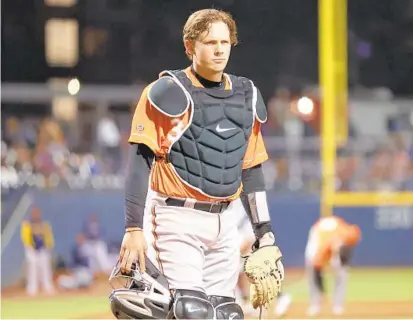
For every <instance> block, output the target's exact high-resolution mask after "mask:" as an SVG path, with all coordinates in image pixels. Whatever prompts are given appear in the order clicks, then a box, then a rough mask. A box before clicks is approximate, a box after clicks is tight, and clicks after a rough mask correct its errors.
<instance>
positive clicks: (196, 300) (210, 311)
mask: <svg viewBox="0 0 413 320" xmlns="http://www.w3.org/2000/svg"><path fill="white" fill-rule="evenodd" d="M172 301H173V303H172V307H171V310H170V312H169V314H168V319H178V320H179V319H213V318H214V307H213V306H212V303H211V302H210V301H209V300H208V296H207V295H206V294H205V293H203V292H200V291H195V290H182V289H178V290H176V291H175V293H174V295H173V299H172Z"/></svg>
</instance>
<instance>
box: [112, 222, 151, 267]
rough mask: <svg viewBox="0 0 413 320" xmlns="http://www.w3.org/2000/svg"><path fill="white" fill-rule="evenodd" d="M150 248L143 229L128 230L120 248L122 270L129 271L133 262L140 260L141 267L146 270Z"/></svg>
mask: <svg viewBox="0 0 413 320" xmlns="http://www.w3.org/2000/svg"><path fill="white" fill-rule="evenodd" d="M147 250H148V246H147V244H146V240H145V237H144V235H143V230H141V229H138V228H134V229H129V230H126V232H125V235H124V236H123V241H122V246H121V248H120V254H119V262H120V270H121V271H122V272H123V273H129V272H130V271H131V266H132V263H133V262H135V261H136V262H139V264H138V265H139V269H140V271H141V272H142V273H143V272H145V254H146V252H147Z"/></svg>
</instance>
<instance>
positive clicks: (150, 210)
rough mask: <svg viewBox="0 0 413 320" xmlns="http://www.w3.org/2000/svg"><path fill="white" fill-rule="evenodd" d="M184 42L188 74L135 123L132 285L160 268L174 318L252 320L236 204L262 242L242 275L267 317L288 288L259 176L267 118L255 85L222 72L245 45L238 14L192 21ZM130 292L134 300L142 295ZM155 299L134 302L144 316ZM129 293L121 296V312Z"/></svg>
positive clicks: (167, 73) (124, 263) (151, 94)
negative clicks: (243, 298) (240, 290)
mask: <svg viewBox="0 0 413 320" xmlns="http://www.w3.org/2000/svg"><path fill="white" fill-rule="evenodd" d="M183 42H184V47H185V53H186V55H187V57H188V59H189V60H190V61H191V65H190V66H187V67H186V68H184V69H181V70H163V71H161V72H160V73H159V77H158V79H156V80H155V81H154V82H152V83H151V84H150V85H148V86H147V87H146V88H145V89H144V90H143V92H142V95H141V98H140V99H139V102H138V105H137V107H136V109H135V114H134V116H133V120H132V125H131V134H130V137H129V143H130V149H129V158H128V167H127V170H126V179H125V208H124V209H125V210H124V212H125V234H124V237H123V241H122V246H121V250H120V254H119V261H120V269H121V271H122V272H123V273H125V274H126V273H128V272H130V271H131V265H132V263H133V262H135V263H137V264H138V266H139V271H140V275H141V276H142V278H143V279H144V280H147V279H145V277H146V276H145V274H146V273H145V270H146V268H147V265H148V264H147V263H146V259H145V257H147V258H148V259H149V260H150V261H151V263H152V264H153V265H154V266H155V267H156V270H158V273H159V274H160V275H162V277H164V278H165V280H166V281H167V283H168V290H169V292H170V293H171V297H170V308H169V309H168V315H167V317H172V318H176V319H211V318H216V319H243V318H244V313H243V311H242V309H241V307H240V306H239V305H238V304H237V303H236V301H235V287H236V285H237V280H238V275H239V268H240V264H239V263H240V253H239V241H238V239H239V238H238V230H237V221H238V219H237V215H241V214H242V212H241V211H240V210H239V207H237V206H236V205H235V201H236V200H238V199H240V198H241V199H242V202H243V206H244V208H245V210H246V212H247V213H248V216H249V219H250V222H251V223H252V228H253V231H254V235H255V246H254V250H253V252H252V254H251V256H250V257H248V259H247V261H246V264H245V272H246V274H247V276H248V278H249V281H250V282H251V285H252V287H253V292H254V295H253V301H252V302H253V304H254V306H256V307H257V308H258V307H259V306H266V305H268V303H269V302H270V301H271V300H273V299H274V298H275V297H276V296H277V294H278V292H279V290H280V286H281V281H282V279H283V268H282V264H281V253H280V251H279V250H278V248H277V246H276V245H275V237H274V234H273V232H272V228H271V221H270V215H269V212H268V205H267V198H266V192H265V184H264V175H263V171H262V163H263V162H264V161H266V160H268V158H269V157H268V154H267V152H266V148H265V144H264V141H263V137H262V134H261V125H262V124H263V123H265V122H266V120H267V110H266V106H265V103H264V101H263V98H262V96H261V93H260V91H259V89H258V88H257V87H256V86H255V84H254V83H253V81H252V80H250V79H247V78H245V77H240V76H236V75H232V74H227V73H225V72H224V69H225V67H226V65H227V63H228V61H229V57H230V53H231V48H232V47H233V46H234V45H236V44H237V28H236V24H235V21H234V20H233V18H232V17H231V15H230V14H229V13H226V12H223V11H220V10H216V9H204V10H199V11H196V12H194V13H193V14H191V16H190V17H189V18H188V20H187V21H186V23H185V25H184V28H183ZM148 183H149V185H148ZM148 190H151V195H150V196H149V197H148ZM159 279H160V278H159ZM134 283H136V280H135V281H134ZM139 286H140V288H141V287H142V285H141V284H140V285H139ZM156 288H158V286H157V287H156ZM159 288H161V287H159ZM128 290H129V291H128V294H127V295H126V296H127V297H129V296H130V295H129V294H130V293H131V291H130V290H134V291H133V292H136V288H135V287H130V288H129V289H128ZM160 291H161V292H166V291H165V290H163V289H162V290H160ZM147 292H148V290H146V291H145V290H144V291H142V290H141V291H139V293H137V294H135V293H133V294H132V295H133V296H136V295H137V296H138V297H139V299H137V301H138V302H139V303H144V304H145V305H146V304H147V303H149V302H150V301H152V300H151V297H153V296H154V295H155V294H159V293H157V292H155V291H153V293H152V294H151V295H150V296H147V298H145V299H143V300H142V299H141V297H142V296H143V295H144V294H146V293H147ZM149 292H152V291H150V290H149ZM123 293H125V292H124V291H117V292H115V293H114V295H113V301H114V302H113V303H114V304H115V305H120V303H118V304H116V301H117V300H116V299H115V298H116V297H123V296H124V295H122V294H123ZM119 301H120V300H119ZM122 301H123V300H122ZM134 301H135V300H134ZM148 301H149V302H148ZM165 301H166V300H165ZM165 301H164V300H162V302H161V304H159V308H161V309H162V308H164V305H163V304H162V303H164V302H165ZM131 303H132V304H134V303H135V302H131ZM136 303H137V302H136ZM122 305H123V304H122ZM125 305H128V306H131V305H130V304H129V303H125ZM155 305H158V302H157V303H156V304H155V303H154V306H155ZM146 307H148V306H146ZM146 307H145V308H146ZM142 308H143V307H142ZM145 308H144V309H145ZM148 308H150V309H151V308H153V307H148ZM145 310H148V309H145ZM151 310H152V309H151ZM162 310H166V309H162ZM151 313H152V316H154V317H156V316H157V315H155V313H154V312H152V311H151ZM119 314H122V312H120V313H119Z"/></svg>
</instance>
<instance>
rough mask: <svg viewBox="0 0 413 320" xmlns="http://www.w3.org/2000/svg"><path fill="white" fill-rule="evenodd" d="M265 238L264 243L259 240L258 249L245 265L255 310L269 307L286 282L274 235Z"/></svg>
mask: <svg viewBox="0 0 413 320" xmlns="http://www.w3.org/2000/svg"><path fill="white" fill-rule="evenodd" d="M263 238H264V239H263V241H259V240H258V248H256V250H255V251H253V252H252V253H251V255H250V256H249V257H247V258H246V260H245V263H244V272H245V274H246V275H247V278H248V280H249V281H250V283H251V295H250V300H251V304H252V306H253V307H254V309H256V308H258V307H262V306H268V305H269V303H270V302H271V301H272V300H273V299H275V298H276V297H277V296H278V294H279V293H280V292H281V284H282V281H283V280H284V266H283V264H282V262H281V257H282V254H281V251H280V249H279V248H278V247H277V246H276V245H275V244H274V235H273V234H272V233H271V235H267V234H265V235H264V236H263ZM266 238H268V239H266ZM270 238H272V242H270V240H271V239H270ZM267 240H268V241H267ZM270 243H271V244H270Z"/></svg>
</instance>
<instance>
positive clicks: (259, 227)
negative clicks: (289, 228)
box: [252, 221, 272, 239]
mask: <svg viewBox="0 0 413 320" xmlns="http://www.w3.org/2000/svg"><path fill="white" fill-rule="evenodd" d="M252 230H253V231H254V234H255V237H256V238H257V239H259V238H261V237H262V236H263V235H264V234H266V233H267V232H272V227H271V222H270V221H267V222H262V223H253V224H252Z"/></svg>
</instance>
